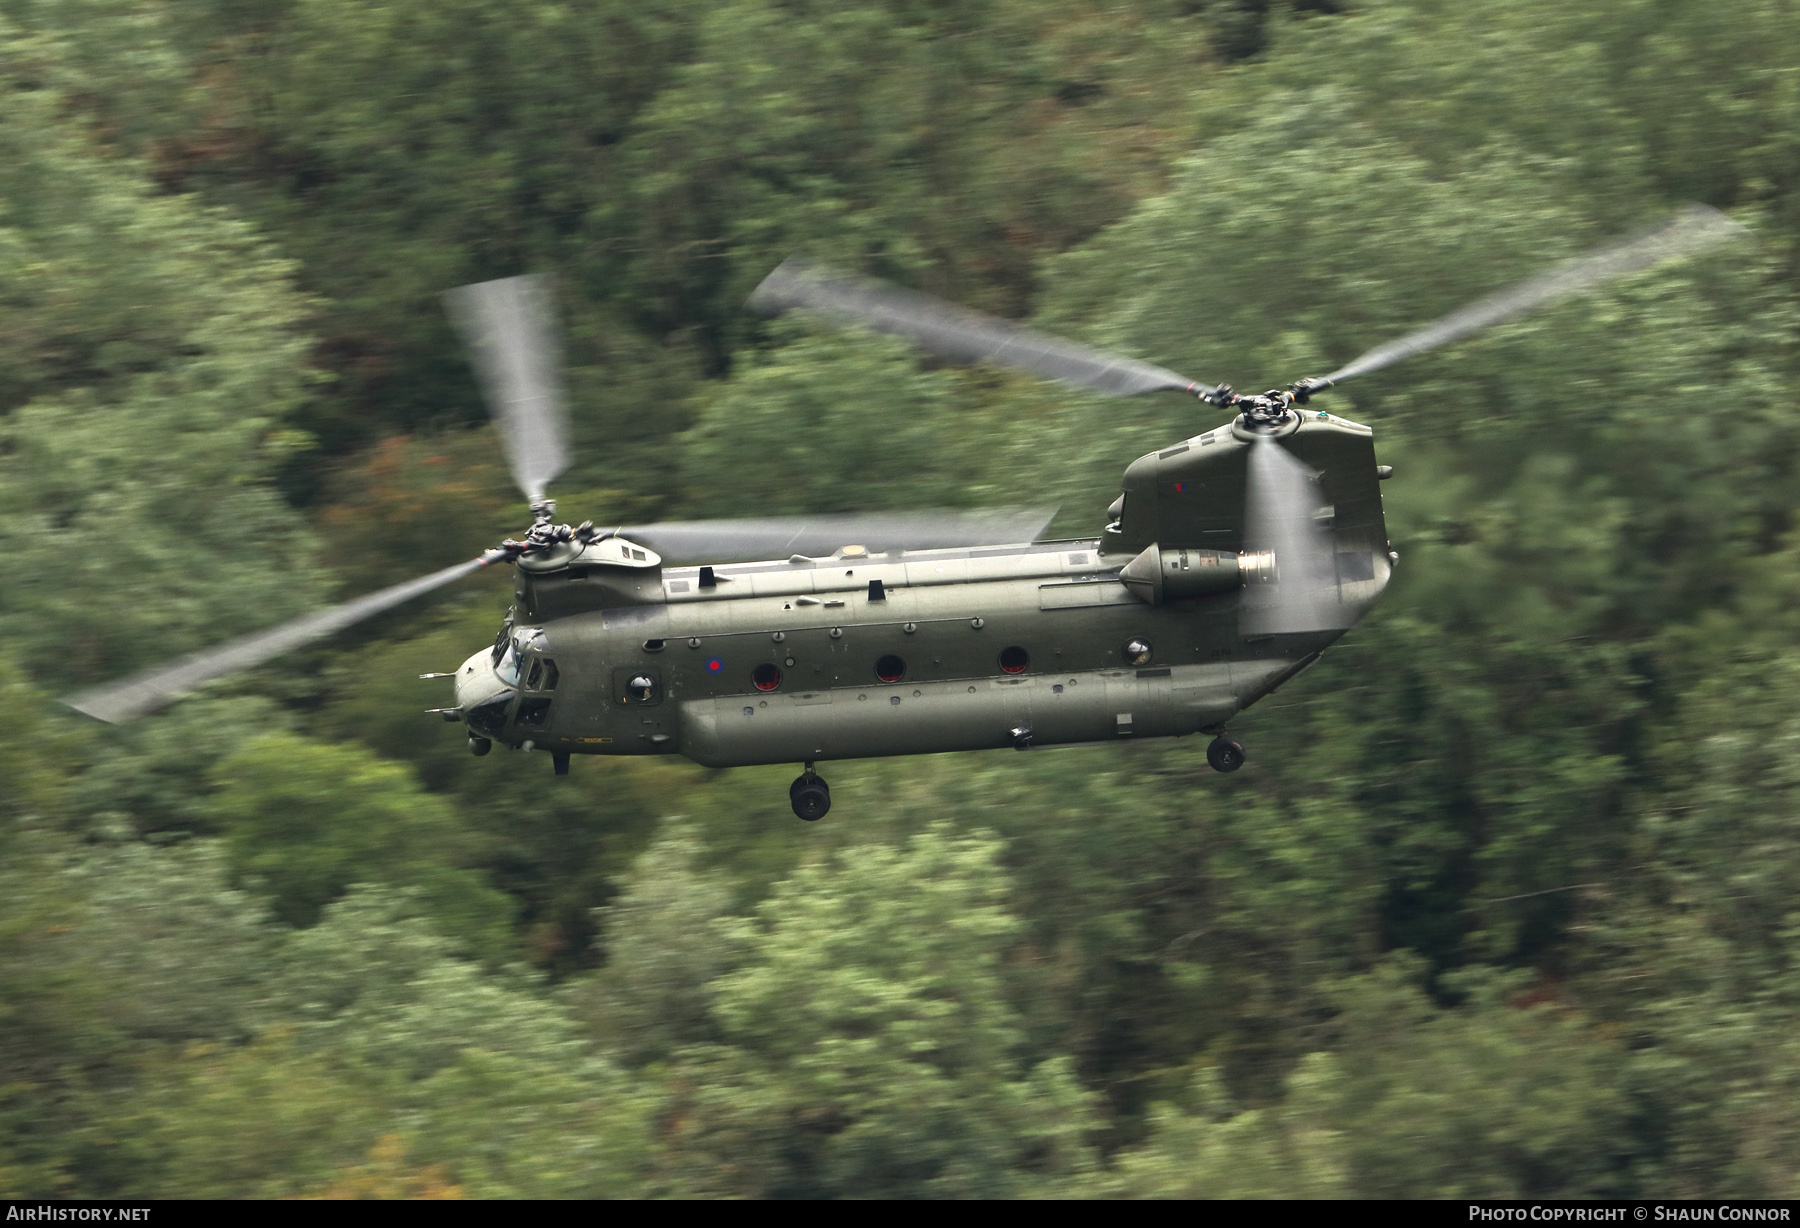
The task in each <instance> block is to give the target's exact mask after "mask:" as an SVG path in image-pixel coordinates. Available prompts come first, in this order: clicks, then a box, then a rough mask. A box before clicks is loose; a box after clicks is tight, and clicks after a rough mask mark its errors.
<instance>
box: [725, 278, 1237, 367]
mask: <svg viewBox="0 0 1800 1228" xmlns="http://www.w3.org/2000/svg"><path fill="white" fill-rule="evenodd" d="M750 306H751V307H753V308H755V309H756V310H758V311H761V312H763V313H765V314H767V315H779V314H781V313H782V312H784V311H789V310H792V309H793V308H796V307H805V308H809V309H811V310H813V311H817V312H820V313H822V314H824V315H828V316H831V317H833V318H835V319H837V320H840V321H846V322H849V323H853V324H863V325H866V326H868V327H869V328H873V329H875V330H876V331H877V332H884V333H892V334H894V335H895V336H897V337H904V338H905V339H906V340H908V341H910V342H912V343H913V344H914V345H916V346H918V347H919V348H920V349H922V350H925V351H926V352H928V353H931V354H936V355H937V356H938V357H940V358H948V359H951V360H952V361H955V362H982V361H986V362H992V363H998V364H999V365H1001V366H1006V367H1016V368H1017V369H1019V370H1021V371H1029V372H1031V373H1032V374H1033V375H1041V376H1043V377H1044V378H1046V379H1053V380H1061V381H1062V382H1064V383H1066V384H1074V385H1076V386H1078V387H1081V388H1091V389H1093V390H1094V391H1095V392H1101V393H1105V394H1106V395H1107V396H1114V397H1125V396H1133V395H1135V394H1137V393H1140V392H1159V391H1162V390H1165V389H1172V390H1174V391H1177V392H1193V393H1195V394H1196V395H1199V394H1202V393H1206V392H1210V391H1212V388H1211V387H1210V386H1209V385H1206V384H1199V383H1196V382H1194V381H1193V380H1190V379H1188V378H1187V377H1186V376H1185V375H1177V374H1176V373H1175V372H1173V371H1168V370H1165V369H1163V368H1162V367H1158V366H1153V365H1152V364H1150V363H1147V362H1139V361H1138V360H1137V359H1135V358H1126V357H1124V356H1123V355H1120V354H1109V353H1107V352H1106V351H1105V350H1096V349H1093V348H1091V347H1089V346H1085V345H1079V344H1077V343H1076V342H1073V341H1067V340H1064V339H1063V338H1061V337H1053V336H1051V335H1050V334H1048V333H1040V332H1037V331H1035V330H1034V329H1029V328H1026V327H1024V326H1023V325H1019V324H1014V323H1012V322H1011V321H1009V320H1002V319H998V318H997V317H994V316H989V315H983V314H982V313H980V312H977V311H970V310H969V309H968V308H966V307H958V306H955V305H954V304H951V303H946V302H944V301H943V300H942V299H936V298H932V297H931V296H930V295H928V294H921V293H919V292H918V291H917V290H905V289H902V288H901V287H899V286H895V285H890V284H889V283H887V282H884V281H877V280H876V279H874V278H872V277H859V276H855V275H852V274H848V273H840V272H836V271H833V270H830V269H825V268H822V267H819V266H816V265H813V264H810V263H808V262H806V261H803V260H801V259H799V258H798V257H790V258H789V259H787V260H784V261H783V262H782V263H781V265H780V267H778V268H777V269H776V270H775V271H774V272H773V273H770V274H769V275H768V276H767V277H765V278H763V281H762V284H761V285H759V286H758V287H757V288H756V290H755V292H754V293H752V294H751V295H750Z"/></svg>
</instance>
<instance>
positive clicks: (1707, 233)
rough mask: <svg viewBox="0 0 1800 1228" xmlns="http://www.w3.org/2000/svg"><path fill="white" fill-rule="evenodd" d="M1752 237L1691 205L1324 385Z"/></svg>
mask: <svg viewBox="0 0 1800 1228" xmlns="http://www.w3.org/2000/svg"><path fill="white" fill-rule="evenodd" d="M1748 233H1749V232H1748V231H1747V230H1746V229H1745V228H1744V227H1743V226H1741V225H1739V224H1738V223H1737V222H1734V221H1732V220H1731V219H1730V218H1728V217H1726V216H1725V215H1724V214H1723V213H1720V212H1719V211H1718V210H1717V209H1713V208H1710V207H1708V206H1706V205H1689V206H1688V207H1687V208H1686V209H1683V210H1682V211H1681V212H1680V213H1678V214H1676V215H1675V217H1674V219H1673V220H1671V221H1668V222H1664V223H1663V224H1661V225H1660V226H1655V227H1652V228H1651V229H1649V230H1645V231H1641V232H1639V233H1638V234H1636V235H1633V236H1631V237H1630V238H1627V239H1622V240H1620V241H1619V242H1616V243H1612V244H1609V245H1608V246H1606V247H1603V248H1600V249H1599V250H1598V251H1595V252H1593V253H1591V254H1589V255H1586V256H1580V257H1577V258H1576V259H1574V260H1570V261H1568V262H1567V263H1565V264H1561V265H1558V266H1557V267H1556V268H1553V269H1551V270H1550V271H1549V272H1547V273H1542V274H1540V275H1538V276H1537V277H1533V278H1532V279H1530V280H1529V281H1525V282H1521V283H1520V284H1519V285H1516V286H1514V287H1512V288H1511V289H1510V290H1502V291H1500V292H1499V293H1498V294H1492V295H1489V296H1488V297H1487V298H1484V299H1480V300H1477V301H1476V302H1473V303H1471V304H1469V305H1468V306H1467V307H1464V308H1463V309H1462V310H1460V311H1455V312H1452V313H1451V314H1450V315H1447V316H1445V317H1443V318H1442V319H1441V320H1438V321H1437V322H1436V323H1435V324H1428V325H1426V326H1425V327H1424V328H1421V329H1419V330H1417V331H1416V332H1411V333H1408V334H1407V335H1406V336H1404V337H1401V338H1400V339H1399V340H1398V341H1390V342H1388V343H1387V344H1386V345H1383V346H1379V347H1377V348H1376V349H1373V350H1370V351H1369V352H1368V353H1366V354H1364V355H1363V356H1362V357H1361V358H1357V359H1355V360H1353V361H1352V362H1350V363H1349V364H1348V365H1346V366H1343V367H1340V368H1338V370H1336V371H1334V372H1332V373H1331V374H1330V375H1327V376H1326V377H1325V380H1324V382H1326V383H1331V384H1341V383H1343V382H1344V381H1345V380H1347V379H1352V378H1354V377H1355V376H1358V375H1366V374H1368V373H1369V372H1370V371H1379V370H1380V369H1381V368H1383V367H1385V366H1388V365H1390V364H1392V363H1396V362H1399V361H1400V360H1401V359H1402V358H1409V357H1411V356H1412V355H1414V354H1419V353H1422V352H1424V351H1425V350H1430V349H1435V348H1437V347H1438V346H1440V345H1445V344H1447V343H1449V342H1451V341H1455V340H1458V339H1459V338H1462V337H1466V336H1468V335H1469V334H1470V333H1474V332H1479V331H1480V330H1481V329H1484V328H1488V327H1490V326H1492V325H1494V324H1498V323H1499V322H1500V321H1502V320H1506V319H1510V318H1511V317H1513V316H1516V315H1519V314H1520V313H1522V312H1526V311H1530V310H1532V309H1533V308H1535V307H1541V306H1543V305H1544V304H1546V303H1553V302H1555V301H1556V300H1558V299H1563V298H1568V297H1569V296H1570V295H1572V294H1579V293H1580V292H1581V291H1583V290H1587V289H1590V288H1592V287H1594V286H1597V285H1599V284H1601V283H1602V282H1607V281H1612V280H1613V279H1614V278H1618V277H1624V276H1626V275H1627V274H1629V273H1636V272H1639V271H1640V270H1643V269H1647V268H1649V267H1651V266H1652V265H1655V264H1660V263H1662V262H1663V261H1664V260H1673V259H1675V258H1676V257H1677V256H1686V255H1690V254H1692V253H1694V252H1697V251H1699V250H1700V249H1702V248H1704V247H1709V246H1711V245H1712V244H1714V243H1718V242H1720V241H1722V240H1725V239H1731V238H1737V237H1740V236H1742V235H1746V234H1748Z"/></svg>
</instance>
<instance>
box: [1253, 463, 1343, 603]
mask: <svg viewBox="0 0 1800 1228" xmlns="http://www.w3.org/2000/svg"><path fill="white" fill-rule="evenodd" d="M1246 478H1247V480H1248V497H1247V498H1246V500H1245V502H1246V506H1245V509H1244V546H1245V550H1246V552H1247V553H1249V554H1251V555H1252V556H1253V557H1254V556H1261V557H1259V558H1256V562H1255V566H1254V570H1253V571H1252V573H1251V575H1252V577H1253V578H1252V579H1251V581H1250V582H1249V583H1248V584H1247V585H1246V586H1245V589H1244V596H1243V603H1242V604H1241V605H1240V606H1239V607H1238V609H1239V613H1238V628H1239V630H1240V631H1242V632H1243V633H1244V634H1245V635H1283V634H1289V633H1294V632H1303V631H1334V630H1342V629H1344V628H1347V627H1349V626H1350V625H1351V624H1352V623H1354V622H1355V621H1356V620H1355V618H1354V617H1353V616H1352V614H1351V611H1350V610H1349V609H1348V608H1347V607H1346V606H1345V605H1344V603H1343V601H1342V600H1341V599H1340V597H1339V595H1338V578H1337V558H1336V556H1335V552H1334V547H1333V543H1332V539H1331V530H1330V528H1329V524H1328V517H1329V515H1330V509H1329V508H1326V507H1324V506H1322V505H1323V502H1324V496H1323V493H1322V492H1321V491H1320V489H1319V485H1318V481H1317V478H1318V475H1317V474H1316V473H1314V472H1313V471H1312V470H1311V469H1309V468H1307V467H1306V466H1305V465H1304V464H1302V463H1301V462H1300V460H1299V459H1298V458H1297V457H1295V456H1294V454H1293V453H1291V452H1289V451H1288V450H1287V449H1286V448H1284V447H1282V446H1281V445H1280V444H1278V443H1276V442H1275V440H1274V439H1272V438H1270V437H1269V436H1267V435H1262V436H1258V437H1257V440H1256V442H1255V443H1254V444H1252V445H1251V448H1250V460H1249V472H1248V473H1247V474H1246Z"/></svg>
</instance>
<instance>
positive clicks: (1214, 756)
mask: <svg viewBox="0 0 1800 1228" xmlns="http://www.w3.org/2000/svg"><path fill="white" fill-rule="evenodd" d="M1206 761H1207V762H1208V763H1210V764H1212V767H1213V771H1215V772H1235V771H1237V770H1238V769H1239V768H1241V767H1243V766H1244V744H1243V743H1242V742H1240V741H1238V740H1237V739H1236V738H1228V737H1226V736H1225V735H1224V734H1220V735H1219V736H1218V737H1216V738H1214V739H1213V740H1212V743H1211V745H1209V746H1208V747H1207V748H1206Z"/></svg>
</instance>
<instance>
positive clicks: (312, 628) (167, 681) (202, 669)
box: [63, 557, 487, 724]
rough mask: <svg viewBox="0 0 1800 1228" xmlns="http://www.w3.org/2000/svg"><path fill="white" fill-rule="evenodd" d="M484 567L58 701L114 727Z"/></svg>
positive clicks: (461, 567) (479, 562)
mask: <svg viewBox="0 0 1800 1228" xmlns="http://www.w3.org/2000/svg"><path fill="white" fill-rule="evenodd" d="M486 563H487V559H486V558H485V557H483V558H479V559H470V560H469V561H468V562H466V563H458V564H456V565H455V566H453V567H446V568H444V569H443V570H442V571H434V572H432V573H431V574H430V575H428V576H421V577H420V578H418V579H417V580H408V581H406V583H404V584H396V585H394V586H393V587H391V588H384V589H382V590H381V591H380V592H378V593H370V594H369V595H368V596H366V597H358V598H357V599H356V600H355V601H346V602H344V603H343V604H342V605H335V606H332V607H331V608H330V609H325V610H318V611H316V612H314V613H312V614H307V615H305V616H304V617H301V618H296V619H294V620H293V621H292V622H288V623H283V624H281V625H280V626H279V627H270V628H269V629H268V630H266V631H258V632H256V633H255V634H254V635H247V636H245V637H243V638H242V639H240V640H236V641H234V642H232V643H229V644H225V645H222V646H220V647H216V648H202V649H200V650H199V651H198V652H191V653H189V654H188V655H187V656H185V657H180V658H177V659H176V660H174V661H170V662H168V663H166V664H163V665H157V666H153V667H152V668H150V669H147V670H144V671H143V672H142V673H137V674H133V675H131V676H130V677H128V678H121V679H119V680H118V681H116V682H108V683H105V684H103V685H101V686H97V687H92V688H90V689H88V690H85V691H82V692H81V693H79V694H77V695H75V696H74V697H73V698H71V699H67V700H64V701H63V702H64V703H66V704H68V705H69V707H71V708H73V709H75V710H76V711H77V712H85V713H86V714H87V715H89V716H92V717H96V718H98V719H100V720H103V721H110V722H112V723H114V724H118V723H119V722H121V721H129V720H133V719H135V718H137V717H140V716H143V715H144V714H145V713H147V712H152V711H154V710H155V709H157V708H160V707H162V706H163V705H164V704H166V703H168V702H169V701H170V700H172V699H175V698H177V697H178V696H180V695H183V694H185V693H187V692H188V691H191V690H193V689H194V688H195V687H197V686H200V685H201V684H202V683H206V682H211V681H212V680H213V679H215V678H223V677H225V676H226V675H227V674H235V673H238V672H240V671H242V670H246V669H250V668H251V667H252V666H256V665H261V664H262V663H263V662H264V661H267V660H269V659H270V658H272V657H278V656H280V655H281V654H282V653H284V652H287V651H289V650H290V649H294V648H298V647H300V645H302V644H306V643H310V642H311V641H313V640H316V639H320V638H322V637H324V636H327V635H330V634H331V633H332V632H334V631H341V630H343V629H344V628H345V627H348V626H350V625H351V624H352V623H356V622H360V621H362V620H363V619H365V618H368V617H370V616H371V615H374V614H379V613H381V612H382V611H383V610H387V609H391V608H393V607H394V606H397V605H399V604H400V603H401V602H404V601H410V600H412V599H413V598H414V597H417V596H420V595H421V594H424V593H429V592H430V591H431V590H432V589H434V588H442V587H443V586H444V585H446V584H449V583H450V582H451V581H452V580H460V579H462V578H463V577H464V576H466V575H468V574H469V573H470V572H473V571H476V570H478V569H479V568H481V567H483V566H485V565H486Z"/></svg>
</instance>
